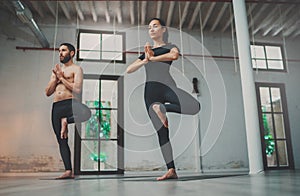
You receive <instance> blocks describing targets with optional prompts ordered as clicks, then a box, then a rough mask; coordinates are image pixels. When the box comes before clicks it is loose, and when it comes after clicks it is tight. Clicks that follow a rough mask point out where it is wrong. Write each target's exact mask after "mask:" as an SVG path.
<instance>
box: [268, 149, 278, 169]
mask: <svg viewBox="0 0 300 196" xmlns="http://www.w3.org/2000/svg"><path fill="white" fill-rule="evenodd" d="M267 164H268V167H276V166H277V156H276V153H275V151H274V152H273V153H272V154H270V155H268V154H267Z"/></svg>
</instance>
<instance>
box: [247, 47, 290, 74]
mask: <svg viewBox="0 0 300 196" xmlns="http://www.w3.org/2000/svg"><path fill="white" fill-rule="evenodd" d="M252 45H253V46H263V49H264V54H265V59H261V58H254V57H253V56H252V52H251V51H252V50H251V46H252ZM268 46H271V47H272V46H275V47H279V48H280V52H281V57H282V59H281V61H282V65H283V69H273V68H268V60H274V59H269V58H268V57H267V52H266V47H268ZM250 52H251V64H252V69H253V70H258V71H270V72H287V68H286V58H285V52H284V47H283V46H282V44H276V43H263V42H251V43H250ZM255 59H256V60H265V63H266V67H267V68H258V67H255V65H253V63H252V61H253V60H255ZM278 61H279V60H278Z"/></svg>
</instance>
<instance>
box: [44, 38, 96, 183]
mask: <svg viewBox="0 0 300 196" xmlns="http://www.w3.org/2000/svg"><path fill="white" fill-rule="evenodd" d="M74 55H75V48H74V46H73V45H71V44H69V43H63V44H61V45H60V47H59V58H60V62H61V63H63V66H62V67H61V66H60V65H59V64H56V65H55V67H54V68H53V70H52V74H51V77H50V81H49V83H48V85H47V87H46V90H45V92H46V95H47V96H51V95H52V94H54V100H53V105H52V118H51V120H52V126H53V130H54V133H55V135H56V139H57V142H58V144H59V150H60V154H61V157H62V160H63V163H64V166H65V172H64V173H63V174H62V175H61V176H59V177H57V178H56V179H72V178H74V175H73V172H72V164H71V152H70V148H69V145H68V124H69V123H74V122H75V121H76V122H83V121H86V120H88V119H89V118H90V116H91V111H90V110H89V108H88V107H87V106H85V105H84V104H82V103H81V102H80V96H81V90H82V83H83V71H82V68H81V67H80V66H78V65H75V64H74V63H73V57H74Z"/></svg>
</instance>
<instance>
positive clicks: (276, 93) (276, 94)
mask: <svg viewBox="0 0 300 196" xmlns="http://www.w3.org/2000/svg"><path fill="white" fill-rule="evenodd" d="M271 94H272V106H273V111H274V112H282V103H281V96H280V89H279V88H274V87H272V88H271Z"/></svg>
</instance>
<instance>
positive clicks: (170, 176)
mask: <svg viewBox="0 0 300 196" xmlns="http://www.w3.org/2000/svg"><path fill="white" fill-rule="evenodd" d="M177 178H178V176H177V174H176V171H175V169H174V168H171V169H169V170H168V171H167V173H165V174H164V175H163V176H161V177H158V178H156V180H158V181H161V180H168V179H177Z"/></svg>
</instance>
